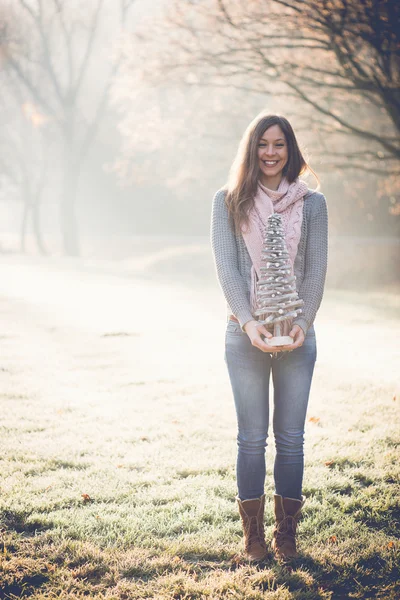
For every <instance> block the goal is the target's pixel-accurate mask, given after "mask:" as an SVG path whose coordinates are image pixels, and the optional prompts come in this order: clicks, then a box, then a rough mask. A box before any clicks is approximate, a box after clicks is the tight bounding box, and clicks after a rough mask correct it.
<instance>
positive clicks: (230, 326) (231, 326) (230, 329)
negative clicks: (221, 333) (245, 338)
mask: <svg viewBox="0 0 400 600" xmlns="http://www.w3.org/2000/svg"><path fill="white" fill-rule="evenodd" d="M226 333H235V334H239V335H240V334H242V333H243V331H242V328H241V327H240V323H237V322H236V321H232V320H231V319H229V321H228V322H227V324H226Z"/></svg>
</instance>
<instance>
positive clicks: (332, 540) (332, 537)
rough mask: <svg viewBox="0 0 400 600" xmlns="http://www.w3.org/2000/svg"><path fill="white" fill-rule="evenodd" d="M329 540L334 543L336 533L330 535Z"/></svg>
mask: <svg viewBox="0 0 400 600" xmlns="http://www.w3.org/2000/svg"><path fill="white" fill-rule="evenodd" d="M329 541H330V542H332V543H335V542H337V537H336V535H331V537H330V538H329Z"/></svg>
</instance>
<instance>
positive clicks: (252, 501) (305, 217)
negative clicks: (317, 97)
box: [211, 114, 328, 560]
mask: <svg viewBox="0 0 400 600" xmlns="http://www.w3.org/2000/svg"><path fill="white" fill-rule="evenodd" d="M307 170H310V171H311V172H313V171H312V169H311V168H310V167H309V165H307V163H306V161H305V160H304V158H303V156H302V154H301V151H300V149H299V146H298V143H297V140H296V137H295V134H294V131H293V129H292V127H291V125H290V123H289V121H288V120H287V119H285V118H284V117H281V116H278V115H265V114H261V115H259V116H257V117H256V119H254V121H253V122H252V123H250V125H249V127H248V128H247V130H246V131H245V133H244V135H243V138H242V140H241V143H240V145H239V150H238V153H237V156H236V159H235V161H234V163H233V165H232V169H231V172H230V178H229V182H228V185H227V186H226V187H225V188H223V189H221V190H220V191H219V192H217V194H216V195H215V197H214V201H213V212H212V225H211V242H212V248H213V253H214V260H215V265H216V269H217V276H218V279H219V282H220V285H221V287H222V290H223V293H224V295H225V299H226V301H227V309H228V323H227V328H226V336H225V361H226V364H227V368H228V372H229V377H230V381H231V385H232V392H233V396H234V402H235V407H236V413H237V421H238V436H237V442H238V456H237V485H238V496H237V501H238V505H239V512H240V516H241V518H242V522H243V530H244V536H245V549H246V555H247V557H248V558H249V559H250V560H262V559H263V558H264V557H265V556H266V552H267V550H266V543H265V537H264V504H265V494H264V482H265V447H266V445H267V437H268V423H269V380H270V375H271V373H272V378H273V384H274V415H273V427H274V437H275V446H276V458H275V465H274V479H275V488H276V493H275V494H274V507H275V518H276V522H275V530H274V536H273V540H272V548H273V550H274V552H275V555H276V556H277V558H278V559H286V558H289V557H294V556H297V549H296V539H295V535H296V527H297V522H298V519H299V517H300V515H301V509H302V506H303V504H304V502H305V497H304V496H303V495H302V481H303V471H304V453H303V446H304V424H305V418H306V412H307V406H308V399H309V393H310V387H311V381H312V376H313V372H314V365H315V361H316V355H317V349H316V337H315V331H314V326H313V323H314V319H315V316H316V313H317V310H318V308H319V306H320V303H321V300H322V295H323V290H324V284H325V276H326V268H327V237H328V229H327V209H326V202H325V197H324V196H323V194H321V193H319V192H316V191H314V190H310V189H308V186H307V184H306V183H305V182H304V181H302V180H301V179H300V177H299V176H300V175H301V174H302V173H304V172H305V171H307ZM273 213H279V214H280V215H281V218H282V222H283V226H284V233H285V242H286V246H287V251H288V252H287V256H288V260H289V261H290V266H291V270H292V274H293V276H294V277H292V278H293V279H294V278H295V280H296V291H297V292H298V294H299V296H300V298H301V299H302V300H303V301H304V306H303V310H302V313H301V314H297V315H296V316H295V317H294V318H293V317H291V318H290V319H288V321H287V322H286V323H285V326H286V329H287V332H288V333H289V336H290V337H291V338H292V339H293V342H292V343H291V344H289V345H285V346H280V347H275V346H272V345H271V344H269V343H268V339H269V338H271V337H272V333H271V331H270V330H269V329H268V327H266V326H265V325H264V324H262V323H259V322H258V319H257V317H256V309H257V306H256V294H255V290H256V285H257V282H258V281H259V280H260V278H261V271H260V265H261V257H262V255H263V250H264V253H265V248H264V249H263V242H264V237H265V231H266V226H267V221H268V217H269V216H270V215H271V214H273ZM274 256H275V255H274ZM274 260H277V259H274ZM284 272H286V271H284ZM281 279H282V280H283V279H284V278H283V277H282V278H281ZM273 294H274V296H273V297H274V298H275V297H276V296H278V297H279V296H280V295H282V296H284V295H285V294H286V295H287V288H286V287H285V285H284V282H282V283H276V284H274V289H273ZM262 336H263V337H262ZM274 357H275V358H277V357H279V360H273V358H274Z"/></svg>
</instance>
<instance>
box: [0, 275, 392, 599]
mask: <svg viewBox="0 0 400 600" xmlns="http://www.w3.org/2000/svg"><path fill="white" fill-rule="evenodd" d="M3 267H4V265H3ZM29 268H30V270H29V273H32V269H34V267H32V265H31V266H30V267H29ZM21 269H22V267H21V265H15V266H14V267H12V268H11V267H10V268H9V267H7V269H6V268H5V267H4V268H3V272H2V275H3V276H2V281H3V282H4V281H8V282H9V284H3V287H2V288H1V296H0V314H1V317H2V331H1V335H0V338H1V348H2V351H1V361H0V375H1V380H2V387H1V393H0V408H1V413H0V415H1V418H0V436H1V437H0V440H1V442H0V445H1V455H0V474H1V479H0V493H1V496H0V528H1V545H0V597H1V598H7V599H12V598H25V597H29V598H32V599H34V600H39V599H45V598H62V599H64V598H65V599H67V598H70V599H72V598H83V597H85V598H98V599H101V598H107V599H110V600H111V599H116V600H117V599H118V600H125V599H126V600H130V599H139V598H156V599H159V600H167V599H168V600H172V599H180V600H184V599H185V600H189V599H191V600H192V599H193V600H194V599H198V600H200V599H213V600H217V599H220V598H221V599H225V598H226V599H229V600H233V599H246V600H258V599H268V600H269V599H271V600H272V599H273V600H289V599H290V600H291V599H293V600H294V599H296V600H311V599H317V598H319V599H323V600H328V599H329V600H331V599H332V600H334V599H344V598H360V599H363V598H381V599H387V600H389V599H392V600H394V599H396V598H399V597H400V582H399V554H400V552H399V550H400V545H399V520H400V519H399V491H400V486H399V471H400V468H399V448H398V445H399V437H400V436H399V375H398V373H399V364H400V348H399V346H400V344H399V336H400V327H399V312H400V311H399V309H400V299H399V294H398V290H392V291H382V292H379V293H378V292H369V293H365V292H363V293H361V292H360V293H358V292H345V291H332V290H330V291H327V293H326V296H325V298H324V302H323V306H322V308H321V310H320V313H319V315H318V320H317V322H316V326H315V328H316V332H317V340H318V358H317V366H316V371H315V378H314V382H313V388H312V393H311V398H310V405H309V410H308V415H307V424H306V445H305V476H304V487H303V493H304V495H305V496H306V497H307V501H306V504H305V506H304V509H303V510H304V513H303V518H302V520H301V522H300V524H299V538H298V539H299V551H300V557H299V558H298V559H297V560H294V561H292V562H291V563H290V564H289V565H287V566H281V565H279V564H277V563H276V562H275V560H274V559H273V556H272V553H271V552H270V551H269V553H268V556H267V559H266V560H265V562H264V563H263V564H260V565H258V566H249V565H248V564H247V563H246V561H245V560H244V559H243V554H242V534H241V526H240V522H239V517H238V512H237V507H236V504H235V500H234V498H235V494H236V485H235V459H236V423H235V415H234V409H233V402H232V397H231V390H230V386H229V381H228V377H227V373H226V367H225V364H224V361H223V341H224V322H223V321H224V310H223V309H224V305H223V303H221V298H220V292H219V290H217V289H215V288H210V289H208V288H204V289H199V290H197V292H196V293H195V294H194V293H193V289H191V288H186V289H185V288H183V287H182V288H178V287H171V286H170V287H167V286H166V285H165V284H163V283H160V284H158V285H156V284H151V282H149V281H147V282H136V283H135V282H133V281H130V280H124V281H123V282H122V281H120V279H118V277H114V278H113V277H112V276H111V275H105V274H104V273H103V274H101V275H99V274H95V275H90V274H88V273H85V276H84V277H82V274H79V273H78V272H74V271H73V269H70V270H69V271H68V272H63V273H61V274H60V273H58V272H57V273H55V272H51V271H48V270H46V269H44V270H43V269H42V268H39V267H37V268H36V270H34V277H33V279H32V280H29V277H28V276H27V273H28V271H25V270H23V269H22V270H21ZM18 281H20V284H17V282H18ZM33 282H36V285H35V284H33ZM45 284H46V285H47V288H46V285H45ZM7 285H8V286H9V287H7ZM24 286H25V287H24ZM67 289H68V290H69V296H68V295H66V290H67ZM41 290H46V292H43V295H41ZM49 290H51V293H50V292H49ZM172 306H175V309H174V310H173V309H172ZM157 307H158V312H154V311H155V310H156V309H157ZM176 307H177V308H176ZM221 309H222V310H221ZM174 311H175V312H174ZM155 314H158V315H159V316H158V317H157V318H155V316H154V315H155ZM193 314H195V315H196V316H195V319H194V320H193ZM382 315H384V317H382ZM271 412H272V411H271ZM271 422H272V415H271ZM273 459H274V447H273V434H272V428H270V437H269V439H268V447H267V482H266V489H265V491H266V495H267V503H266V517H265V518H266V533H267V538H268V539H270V538H271V534H272V528H273V515H272V499H273V493H274V487H273V477H272V469H273Z"/></svg>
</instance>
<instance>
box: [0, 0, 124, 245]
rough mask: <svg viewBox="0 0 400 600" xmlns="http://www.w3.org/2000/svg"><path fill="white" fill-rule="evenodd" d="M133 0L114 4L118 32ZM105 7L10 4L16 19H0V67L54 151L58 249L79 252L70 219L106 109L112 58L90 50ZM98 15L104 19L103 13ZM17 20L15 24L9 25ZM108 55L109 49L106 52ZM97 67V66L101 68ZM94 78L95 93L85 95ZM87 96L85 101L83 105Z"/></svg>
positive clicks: (96, 0) (21, 0) (56, 0)
mask: <svg viewBox="0 0 400 600" xmlns="http://www.w3.org/2000/svg"><path fill="white" fill-rule="evenodd" d="M133 2H134V0H120V1H119V10H120V27H123V26H124V23H125V22H126V17H127V13H128V11H129V9H130V7H131V5H132V4H133ZM105 10H106V6H105V3H104V0H93V2H90V3H86V4H85V5H82V4H81V3H79V2H75V1H74V0H69V1H66V0H50V1H46V2H45V1H44V0H32V1H29V0H16V3H15V4H14V5H13V11H14V14H15V15H16V16H18V20H17V21H15V19H11V20H10V19H9V20H8V21H7V20H4V19H3V20H2V26H1V37H2V40H1V41H2V50H3V52H2V56H3V61H2V62H3V69H8V70H9V71H11V72H12V73H13V75H14V76H15V77H16V78H18V80H19V81H20V82H21V83H22V84H23V86H24V89H25V92H26V94H27V95H28V98H29V99H30V101H31V102H32V103H33V104H34V105H35V106H36V107H38V109H39V110H40V111H41V112H42V113H43V114H44V115H45V116H46V118H48V119H49V120H50V121H51V124H52V127H53V128H54V129H55V130H56V131H57V136H58V139H59V142H60V146H61V166H62V184H61V192H60V223H61V230H62V236H63V245H64V250H65V252H66V253H67V254H69V255H77V254H79V246H80V245H79V235H78V226H77V220H76V214H75V204H76V197H77V188H78V183H79V177H80V173H81V169H82V165H83V161H84V159H85V157H86V156H87V153H88V151H89V149H90V147H91V145H92V143H93V141H94V139H95V137H96V135H97V132H98V129H99V126H100V124H101V122H102V119H103V117H104V115H105V112H106V110H107V107H108V93H109V89H110V86H111V82H112V80H113V77H114V75H115V73H116V71H117V69H118V64H119V57H118V54H117V53H114V55H113V56H112V58H111V59H109V58H108V57H106V56H103V57H102V62H101V69H99V62H97V64H96V63H95V62H94V57H95V56H97V58H98V60H99V56H98V54H97V55H96V54H95V52H94V49H95V44H96V42H99V40H98V37H99V30H100V26H101V23H102V16H103V13H105ZM105 16H106V15H105ZM16 23H17V25H16ZM109 53H110V54H112V48H109ZM104 67H105V68H104ZM94 73H96V75H97V81H99V80H100V89H97V90H95V91H93V90H90V82H91V81H92V80H93V76H94ZM88 97H89V98H90V100H88Z"/></svg>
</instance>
